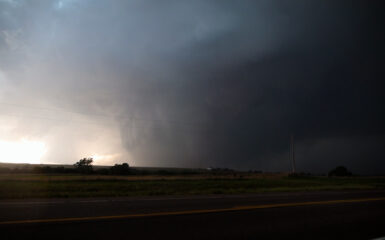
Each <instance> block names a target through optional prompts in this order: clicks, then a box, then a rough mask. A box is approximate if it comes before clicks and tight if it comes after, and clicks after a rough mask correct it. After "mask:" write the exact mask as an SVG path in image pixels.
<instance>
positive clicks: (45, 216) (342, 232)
mask: <svg viewBox="0 0 385 240" xmlns="http://www.w3.org/2000/svg"><path fill="white" fill-rule="evenodd" d="M384 236H385V191H345V192H306V193H303V192H302V193H270V194H254V195H236V196H234V195H233V196H229V195H226V196H220V195H216V196H192V197H170V196H168V197H141V198H139V197H137V198H103V199H64V200H63V199H52V200H47V199H35V200H13V201H11V200H3V201H0V239H32V238H37V239H282V238H284V239H287V238H289V239H373V238H379V237H384Z"/></svg>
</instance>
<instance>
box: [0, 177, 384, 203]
mask: <svg viewBox="0 0 385 240" xmlns="http://www.w3.org/2000/svg"><path fill="white" fill-rule="evenodd" d="M50 177H51V178H50ZM47 179H48V180H47ZM49 179H52V176H44V175H43V176H41V177H39V178H36V180H32V181H31V180H25V179H23V178H21V180H18V178H17V177H13V178H10V179H7V178H5V179H1V180H0V199H15V198H70V197H117V196H151V195H197V194H241V193H259V192H279V191H317V190H318V191H319V190H344V189H385V178H381V177H379V178H359V177H350V178H326V177H308V178H289V177H279V178H247V179H242V178H239V179H226V178H218V179H204V178H203V179H165V180H161V179H156V180H121V179H115V180H114V179H90V180H87V178H84V179H82V180H79V179H76V178H75V180H74V178H71V177H69V178H68V180H65V177H64V178H63V177H61V178H60V180H49Z"/></svg>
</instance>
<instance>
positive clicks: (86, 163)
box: [74, 158, 94, 173]
mask: <svg viewBox="0 0 385 240" xmlns="http://www.w3.org/2000/svg"><path fill="white" fill-rule="evenodd" d="M93 161H94V159H93V158H82V159H80V160H79V161H78V162H76V163H75V164H74V166H75V168H76V169H77V170H78V171H79V172H81V173H92V171H93V169H92V162H93Z"/></svg>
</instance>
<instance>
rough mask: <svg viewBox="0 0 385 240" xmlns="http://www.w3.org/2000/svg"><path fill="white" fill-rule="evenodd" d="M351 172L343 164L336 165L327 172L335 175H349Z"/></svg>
mask: <svg viewBox="0 0 385 240" xmlns="http://www.w3.org/2000/svg"><path fill="white" fill-rule="evenodd" d="M351 175H352V173H351V172H349V171H348V169H347V168H346V167H344V166H338V167H336V168H335V169H333V170H331V171H330V172H329V173H328V176H329V177H331V176H336V177H346V176H351Z"/></svg>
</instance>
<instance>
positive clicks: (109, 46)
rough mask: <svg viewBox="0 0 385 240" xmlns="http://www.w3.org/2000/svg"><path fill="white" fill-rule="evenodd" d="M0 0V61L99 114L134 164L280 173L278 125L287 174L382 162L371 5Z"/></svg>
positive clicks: (377, 166) (377, 19) (375, 5)
mask: <svg viewBox="0 0 385 240" xmlns="http://www.w3.org/2000/svg"><path fill="white" fill-rule="evenodd" d="M0 3H1V4H2V5H1V7H2V8H3V9H4V10H3V12H2V14H1V19H2V21H1V22H2V23H0V28H1V31H2V34H3V35H2V36H3V37H2V38H1V46H0V51H1V54H2V55H3V56H6V58H3V60H0V64H1V66H0V70H1V71H3V72H4V74H5V75H6V76H12V73H11V70H12V71H14V70H15V69H21V67H20V66H22V65H24V66H25V65H27V66H29V65H32V67H31V69H34V71H32V72H33V73H34V72H35V71H36V72H37V73H36V74H35V75H36V76H37V77H36V78H34V80H33V82H34V84H35V85H37V86H39V87H40V88H39V90H36V91H35V95H39V98H40V97H41V95H44V97H42V98H45V99H44V100H45V101H50V102H57V103H56V104H59V105H60V106H61V107H63V106H65V107H66V108H68V109H69V110H71V111H78V112H85V113H87V114H108V115H111V116H113V117H114V118H115V119H116V121H117V122H118V124H119V129H120V134H121V138H122V142H123V146H124V148H125V149H126V150H127V152H129V153H130V155H131V156H132V159H133V160H134V162H135V164H136V165H156V166H188V167H208V166H216V167H232V168H240V169H249V168H253V169H260V170H270V171H280V170H288V169H289V162H288V139H289V135H290V134H291V133H292V134H294V135H295V138H296V143H297V150H298V154H297V155H298V159H297V161H298V164H299V166H298V168H299V169H300V170H303V171H315V172H324V171H327V170H329V169H330V168H332V167H335V166H336V165H339V164H344V165H346V166H348V167H351V168H352V171H356V172H362V173H372V172H377V173H381V172H384V171H385V166H384V164H383V163H382V161H383V160H384V157H385V152H384V145H385V142H384V134H385V130H384V127H383V122H384V108H383V107H382V105H383V103H384V96H383V94H382V91H383V89H384V83H383V79H384V75H385V74H384V69H383V65H384V62H383V61H384V50H383V49H382V45H383V42H384V40H385V39H384V32H383V30H382V29H381V26H382V24H380V23H383V21H382V17H381V12H380V10H379V9H381V8H380V6H379V5H380V4H379V1H378V2H375V1H371V2H364V1H353V2H349V3H348V2H344V1H339V2H321V1H317V2H315V1H314V2H311V3H310V2H309V1H295V2H293V1H291V2H290V3H289V2H285V1H241V2H237V3H235V2H233V1H166V2H162V3H160V2H158V1H151V2H144V1H112V2H109V3H108V4H107V3H106V2H104V1H74V0H73V1H56V2H50V1H49V2H44V1H42V2H41V3H40V4H31V3H27V2H20V3H19V4H16V2H13V1H0ZM11 3H12V4H11ZM24 13H26V14H24ZM16 16H20V17H17V18H16ZM31 20H33V21H32V22H31ZM34 22H35V23H34ZM25 56H26V57H25ZM25 58H26V59H30V60H29V61H26V60H24V59H25ZM35 62H38V63H41V66H40V65H38V66H35V65H36V64H32V63H35ZM36 69H38V70H36ZM42 69H43V70H42ZM30 72H31V71H29V72H28V73H30ZM52 77H54V78H55V82H54V83H53V82H52V80H51V79H52ZM15 79H16V78H15ZM21 79H23V80H19V81H24V82H28V81H31V80H28V79H27V78H21ZM0 81H1V79H0ZM12 84H14V83H12ZM27 86H28V85H27ZM41 93H45V94H41ZM28 94H29V95H31V96H35V95H33V94H34V91H31V90H29V93H28ZM50 94H51V95H52V96H50ZM34 98H36V96H35V97H34ZM58 99H60V101H58ZM368 158H370V160H368Z"/></svg>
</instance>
